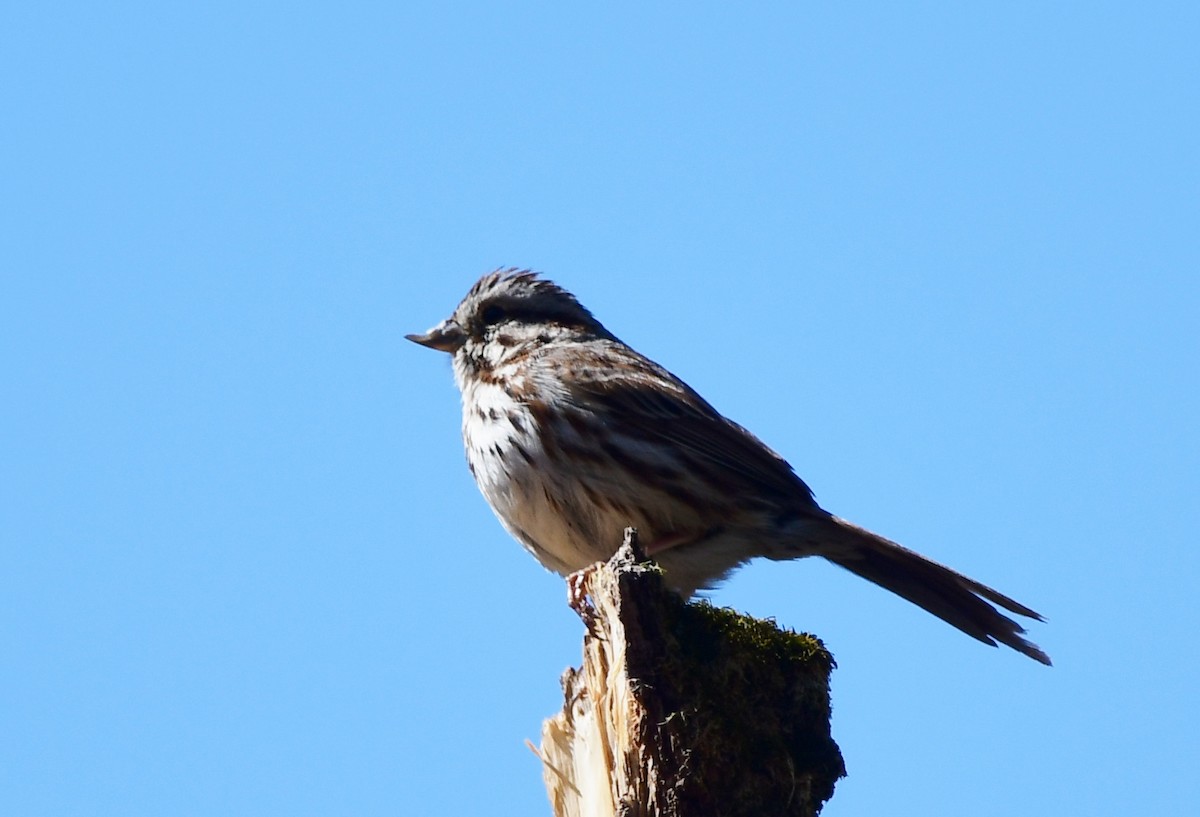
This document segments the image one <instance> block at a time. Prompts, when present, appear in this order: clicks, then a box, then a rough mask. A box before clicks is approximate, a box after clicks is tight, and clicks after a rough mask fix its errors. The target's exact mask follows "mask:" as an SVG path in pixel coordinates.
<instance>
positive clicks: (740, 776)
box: [540, 529, 846, 817]
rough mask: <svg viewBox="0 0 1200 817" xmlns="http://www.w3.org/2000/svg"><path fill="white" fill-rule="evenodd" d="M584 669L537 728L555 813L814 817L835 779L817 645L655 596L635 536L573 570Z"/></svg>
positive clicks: (566, 683) (839, 766)
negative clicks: (598, 561) (606, 557)
mask: <svg viewBox="0 0 1200 817" xmlns="http://www.w3.org/2000/svg"><path fill="white" fill-rule="evenodd" d="M569 586H570V587H571V588H572V593H573V597H574V599H575V601H576V602H577V603H575V604H573V606H574V607H575V609H576V610H577V611H578V612H579V613H580V615H581V617H582V618H583V619H584V622H585V624H586V625H587V628H588V633H587V635H586V636H585V637H584V645H583V666H582V667H581V668H580V669H578V670H576V669H568V670H567V671H566V673H565V674H564V675H563V678H562V685H563V693H564V698H565V701H564V704H563V710H562V712H560V713H559V714H558V715H555V716H554V717H553V718H550V719H549V720H547V721H546V723H545V725H544V726H543V729H542V745H541V752H540V754H541V757H542V761H543V764H544V778H545V782H546V787H547V792H548V794H549V796H550V801H551V804H552V806H553V809H554V814H555V815H556V817H617V815H620V817H643V816H644V817H724V816H725V815H728V817H739V816H740V815H755V817H763V816H764V815H805V817H812V815H816V814H817V813H819V811H820V809H821V806H822V805H823V804H824V802H825V801H826V800H828V799H829V798H830V797H831V796H832V795H833V787H834V783H835V782H836V781H837V780H838V778H840V777H842V776H844V775H845V773H846V772H845V766H844V765H843V763H842V755H841V752H840V751H839V750H838V747H837V744H836V743H834V741H833V739H832V737H830V734H829V673H830V671H831V670H832V668H833V666H834V662H833V658H832V657H831V656H830V654H829V652H828V651H827V650H826V649H825V647H824V645H823V644H822V643H821V642H820V640H819V639H817V638H815V637H813V636H810V635H803V634H796V633H793V632H790V631H785V630H781V629H780V628H778V627H776V626H775V624H774V623H773V622H769V621H760V620H757V619H753V618H749V617H747V616H743V615H741V614H739V613H736V612H734V611H731V610H724V609H717V608H714V607H712V606H711V605H709V604H708V603H706V602H699V603H687V602H684V601H683V600H682V599H680V598H679V597H678V596H677V595H676V594H675V593H673V592H671V591H670V590H667V589H666V588H665V587H664V585H663V582H662V576H661V573H660V571H659V569H658V568H657V567H656V566H654V565H652V564H647V563H646V562H645V560H644V557H642V556H641V555H640V554H639V553H638V552H637V543H636V533H635V532H634V531H633V530H632V529H630V530H627V531H626V536H625V543H624V544H623V545H622V547H621V549H620V550H619V551H618V552H617V553H616V555H615V556H613V558H612V559H611V560H610V561H609V562H608V563H607V564H604V565H596V566H594V567H592V568H589V569H588V570H587V571H583V572H582V573H581V574H576V576H574V577H572V579H571V580H569Z"/></svg>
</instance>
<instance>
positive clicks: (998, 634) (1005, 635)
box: [822, 516, 1050, 666]
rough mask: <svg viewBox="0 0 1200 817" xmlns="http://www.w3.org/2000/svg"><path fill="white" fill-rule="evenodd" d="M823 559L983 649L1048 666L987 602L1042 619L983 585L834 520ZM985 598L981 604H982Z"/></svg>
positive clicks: (1019, 631) (1046, 658) (1009, 621)
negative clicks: (1002, 649)
mask: <svg viewBox="0 0 1200 817" xmlns="http://www.w3.org/2000/svg"><path fill="white" fill-rule="evenodd" d="M828 523H829V526H830V527H829V528H828V530H825V531H822V533H823V534H825V535H826V536H827V538H826V539H825V542H826V543H827V544H828V546H829V547H828V551H827V552H824V551H823V552H822V555H824V556H825V557H826V558H827V559H829V560H830V561H831V562H833V563H834V564H837V565H841V566H842V567H844V568H846V569H847V570H849V571H851V572H852V573H857V574H858V575H859V576H862V577H863V578H864V579H867V580H868V581H872V582H874V583H875V584H877V585H879V586H880V587H883V588H886V589H888V590H891V591H892V592H893V593H895V594H896V595H898V596H901V597H903V598H906V599H908V600H909V601H911V602H912V603H913V604H916V605H917V606H919V607H922V608H924V609H925V610H928V611H929V612H930V613H933V614H934V615H935V616H937V617H938V618H940V619H942V620H943V621H945V622H947V623H948V624H951V625H953V626H955V627H957V628H958V629H960V630H962V631H963V632H964V633H966V634H967V635H969V636H971V637H973V638H977V639H979V640H980V641H982V642H984V643H985V644H990V645H992V646H993V647H994V646H996V642H997V641H998V642H1000V643H1001V644H1006V645H1008V646H1009V647H1012V648H1013V649H1014V650H1017V651H1018V652H1021V653H1024V654H1025V655H1028V656H1029V657H1030V658H1032V659H1033V660H1035V661H1040V662H1041V663H1043V664H1045V665H1047V666H1049V665H1050V657H1049V656H1048V655H1046V653H1044V652H1042V650H1041V649H1040V648H1039V647H1038V646H1037V645H1036V644H1034V643H1032V642H1030V641H1027V640H1026V639H1024V638H1022V637H1021V636H1022V634H1023V633H1024V632H1025V628H1024V627H1022V626H1021V625H1019V624H1017V622H1015V621H1013V620H1012V619H1011V618H1009V617H1008V616H1006V615H1004V614H1003V613H1001V612H1000V611H999V610H997V609H996V608H995V607H993V606H992V605H991V604H988V601H990V602H993V603H994V604H997V605H999V606H1001V607H1003V608H1005V609H1006V610H1009V611H1011V612H1013V613H1017V614H1018V615H1022V616H1027V617H1029V618H1033V619H1036V620H1038V621H1041V620H1042V617H1041V616H1040V615H1038V614H1037V613H1035V612H1034V611H1033V610H1030V609H1029V608H1028V607H1026V606H1025V605H1023V604H1018V603H1017V602H1015V601H1013V600H1012V599H1010V598H1009V597H1008V596H1005V595H1004V594H1002V593H999V592H997V591H995V590H993V589H992V588H990V587H988V586H987V585H984V584H980V583H979V582H977V581H975V580H974V579H970V578H967V577H966V576H964V575H962V574H961V573H958V572H957V571H954V570H951V569H950V568H948V567H946V566H944V565H940V564H938V563H937V562H934V561H932V560H930V559H926V558H925V557H924V556H922V555H921V554H919V553H915V552H913V551H911V550H909V549H908V548H906V547H903V546H902V545H898V544H896V543H895V542H893V541H891V540H889V539H884V538H883V537H882V536H877V535H875V534H874V533H871V532H870V531H868V530H865V529H863V528H860V527H858V526H857V525H853V524H851V523H849V522H847V521H845V520H844V519H839V518H837V517H836V516H832V517H829V519H828ZM985 599H986V601H985Z"/></svg>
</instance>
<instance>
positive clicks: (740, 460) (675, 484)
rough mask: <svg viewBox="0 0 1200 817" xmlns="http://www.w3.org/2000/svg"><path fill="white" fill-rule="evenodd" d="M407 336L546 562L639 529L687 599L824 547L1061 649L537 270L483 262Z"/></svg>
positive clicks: (960, 624)
mask: <svg viewBox="0 0 1200 817" xmlns="http://www.w3.org/2000/svg"><path fill="white" fill-rule="evenodd" d="M405 337H406V338H407V339H408V340H411V341H413V342H414V343H417V344H420V345H421V346H425V347H428V348H430V349H435V350H438V351H441V352H445V353H448V354H450V355H451V357H452V368H453V372H454V380H455V383H456V385H457V386H458V389H459V391H460V393H461V397H462V438H463V445H464V447H465V449H466V458H467V465H468V467H469V469H470V471H471V474H472V475H473V476H474V478H475V482H476V484H477V485H478V487H479V489H480V491H481V492H482V493H483V496H484V498H485V499H486V500H487V502H488V504H489V505H490V506H491V508H492V510H493V511H494V512H495V514H496V516H497V517H498V519H499V520H500V523H501V524H502V525H503V526H504V528H505V529H506V530H507V531H508V532H509V533H510V534H511V535H512V536H513V537H514V538H515V539H516V540H517V541H519V542H520V543H521V544H522V545H523V546H524V547H525V548H526V549H527V550H528V551H529V552H530V553H532V554H533V556H534V557H535V558H536V559H537V560H538V561H539V562H541V564H542V565H544V566H545V567H546V568H548V569H549V570H552V571H554V572H557V573H559V574H562V575H564V576H567V575H571V574H572V573H575V572H576V571H579V570H582V569H584V568H586V567H588V566H589V565H592V564H594V563H595V562H597V561H603V560H606V559H608V558H609V557H610V556H612V554H613V553H614V552H615V551H616V549H617V547H618V546H619V544H620V542H621V538H622V533H623V531H624V529H625V528H627V527H633V528H636V530H637V531H638V536H639V541H640V542H641V543H642V545H643V547H644V549H645V550H646V552H647V553H648V554H649V555H650V556H651V558H653V559H654V560H655V561H656V562H657V563H658V564H659V566H660V567H661V568H662V570H663V575H664V580H665V582H666V583H667V585H668V586H670V587H671V588H672V589H673V590H674V591H676V592H677V593H679V594H680V595H681V596H683V597H685V598H688V597H691V596H693V595H694V594H696V593H697V592H699V591H704V590H709V589H712V588H713V587H715V586H716V585H717V584H719V583H720V582H721V581H722V580H723V579H725V578H727V577H728V576H729V574H730V573H731V572H732V571H734V570H735V569H736V568H738V567H740V566H741V565H743V564H744V563H746V562H748V561H750V560H751V559H754V558H759V557H761V558H766V559H769V560H775V561H785V560H793V559H799V558H804V557H809V556H819V557H822V558H824V559H827V560H828V561H830V562H832V563H834V564H836V565H838V566H840V567H843V568H845V569H847V570H849V571H850V572H852V573H854V574H857V575H858V576H861V577H862V578H864V579H866V580H868V581H870V582H873V583H874V584H876V585H879V586H880V587H883V588H884V589H886V590H890V591H891V592H893V593H895V594H896V595H898V596H900V597H902V598H904V599H907V600H908V601H910V602H912V603H914V604H916V605H917V606H919V607H921V608H923V609H925V610H926V611H928V612H930V613H932V614H933V615H935V616H937V617H938V618H940V619H942V620H943V621H945V622H947V623H948V624H950V625H952V626H954V627H956V628H958V629H959V630H961V631H962V632H964V633H966V634H967V635H969V636H971V637H972V638H975V639H977V640H979V641H981V642H983V643H985V644H989V645H991V646H993V647H994V646H997V644H998V643H999V644H1004V645H1006V646H1008V647H1011V648H1012V649H1014V650H1016V651H1018V652H1020V653H1023V654H1024V655H1026V656H1029V657H1030V658H1032V659H1033V660H1035V661H1038V662H1040V663H1042V664H1046V665H1050V658H1049V656H1048V655H1047V654H1046V653H1045V652H1043V651H1042V650H1041V649H1040V648H1039V647H1038V646H1037V645H1036V644H1034V643H1032V642H1031V641H1029V640H1027V639H1026V638H1025V637H1024V634H1025V628H1024V627H1022V626H1021V625H1020V624H1018V623H1017V622H1016V621H1014V620H1013V619H1012V618H1010V617H1009V616H1008V615H1005V613H1004V612H1001V609H1002V610H1004V611H1006V612H1008V613H1011V614H1015V615H1018V616H1022V617H1025V618H1028V619H1032V620H1036V621H1043V620H1044V619H1043V618H1042V616H1041V615H1039V614H1038V613H1037V612H1035V611H1034V610H1032V609H1030V608H1029V607H1026V606H1025V605H1023V604H1020V603H1019V602H1017V601H1014V600H1013V599H1011V598H1009V597H1008V596H1006V595H1004V594H1003V593H1000V592H999V591H997V590H994V589H992V588H991V587H989V586H987V585H985V584H982V583H981V582H978V581H976V580H974V579H971V578H969V577H967V576H965V575H963V574H962V573H959V572H958V571H955V570H953V569H951V568H949V567H947V566H945V565H943V564H940V563H938V562H935V561H933V560H932V559H929V558H926V557H925V556H922V555H921V554H919V553H917V552H916V551H913V550H910V549H908V548H906V547H904V546H902V545H900V544H898V543H896V542H894V541H892V540H890V539H887V538H885V537H883V536H879V535H877V534H875V533H872V532H871V531H869V530H866V529H865V528H862V527H859V526H857V525H855V524H853V523H851V522H848V521H846V520H845V519H842V518H840V517H838V516H835V515H833V514H832V513H830V512H828V511H826V510H825V509H823V508H822V507H821V506H820V505H818V504H817V501H816V499H815V498H814V494H813V492H812V490H811V489H810V488H809V486H808V485H807V484H806V483H805V482H804V481H803V480H802V479H801V478H800V477H799V476H797V474H796V472H795V471H794V470H793V468H792V467H791V465H790V464H789V463H788V462H787V461H786V460H785V459H784V458H783V457H782V456H780V455H779V454H777V453H776V452H775V451H774V450H772V449H771V448H769V447H768V446H767V445H766V444H765V443H763V442H762V441H760V440H759V439H758V438H757V437H756V436H754V435H753V434H752V433H751V432H750V431H748V430H746V429H745V428H743V427H742V426H740V425H738V424H737V423H735V422H734V421H732V420H730V419H728V418H726V417H725V416H724V415H722V414H721V413H720V412H719V411H717V410H716V409H715V408H713V407H712V406H711V405H710V404H709V403H708V402H707V401H706V400H705V399H704V398H703V397H701V396H700V395H699V394H698V393H697V392H696V391H695V390H694V389H692V388H691V387H690V386H688V385H687V384H686V383H684V382H683V380H681V379H680V378H678V377H676V376H675V375H674V374H672V373H671V372H670V371H668V370H667V369H666V368H664V367H663V366H661V365H659V364H658V363H655V362H654V361H652V360H650V359H649V358H648V357H646V356H644V355H642V354H640V353H639V352H637V351H635V350H634V349H633V348H631V347H630V346H628V345H626V344H625V343H623V342H622V341H621V340H620V339H618V338H617V337H616V336H615V335H614V334H612V333H611V332H610V331H609V330H608V329H606V328H605V327H604V325H603V324H601V323H600V321H599V320H597V319H596V318H595V317H594V316H593V315H592V313H591V312H590V311H589V310H588V309H587V308H585V307H584V306H583V305H582V304H580V302H579V301H578V300H577V299H576V297H575V296H574V295H572V294H571V293H570V292H568V291H567V290H566V289H564V288H563V287H561V286H559V285H558V284H555V283H554V282H553V281H551V280H549V279H548V278H546V277H544V276H542V275H541V274H539V273H535V272H532V271H530V270H527V269H518V268H514V267H508V268H502V269H496V270H494V271H492V272H490V273H488V274H485V275H484V276H483V277H481V278H480V279H479V280H478V281H477V282H476V283H475V284H474V286H472V287H471V288H470V290H469V291H468V292H467V294H466V296H465V297H464V298H463V299H462V301H461V302H460V303H459V304H458V306H457V307H456V308H455V310H454V312H453V314H451V316H450V317H449V318H447V319H445V320H443V321H442V322H440V323H438V324H437V325H436V326H434V327H433V328H431V329H429V330H428V331H427V332H424V333H420V334H410V335H406V336H405ZM781 365H782V364H781ZM998 608H1000V609H998Z"/></svg>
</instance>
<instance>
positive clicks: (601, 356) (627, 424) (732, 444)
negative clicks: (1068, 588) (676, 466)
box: [554, 341, 816, 511]
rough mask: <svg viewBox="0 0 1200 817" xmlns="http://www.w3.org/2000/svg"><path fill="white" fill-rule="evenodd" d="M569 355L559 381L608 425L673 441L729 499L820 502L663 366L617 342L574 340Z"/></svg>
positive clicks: (647, 439) (795, 506) (794, 506)
mask: <svg viewBox="0 0 1200 817" xmlns="http://www.w3.org/2000/svg"><path fill="white" fill-rule="evenodd" d="M567 354H569V355H570V356H571V363H570V368H571V375H570V376H569V377H564V378H562V380H563V382H565V384H566V386H567V390H568V393H569V395H570V397H571V399H572V400H573V401H574V402H576V403H577V404H579V405H580V406H581V407H584V408H586V409H587V410H588V411H590V412H592V413H593V414H594V415H595V416H597V417H598V418H600V419H601V420H603V421H604V422H605V424H606V425H607V426H608V427H609V428H612V429H617V430H619V431H620V433H622V434H625V435H628V436H630V437H633V438H634V439H636V440H639V441H641V442H643V443H645V444H646V445H648V446H660V445H661V446H668V447H670V448H671V449H673V450H674V451H675V452H676V454H677V456H679V458H680V460H682V461H683V462H685V463H688V464H690V465H691V466H692V468H693V469H694V473H696V475H697V476H699V475H701V474H705V475H710V478H709V479H706V481H709V482H712V483H714V484H715V485H718V486H720V487H721V488H723V489H724V490H725V491H727V492H728V493H727V494H726V498H729V499H734V500H736V499H737V498H738V497H739V496H743V495H744V496H746V497H747V498H749V497H754V498H756V499H762V500H769V501H770V500H773V501H774V502H775V503H778V504H779V505H780V506H781V507H780V510H781V511H785V510H802V509H810V508H815V507H816V502H815V501H814V500H813V495H812V491H811V490H810V489H809V487H808V486H807V485H805V484H804V481H803V480H801V479H800V477H798V476H797V475H796V473H795V471H793V470H792V467H791V466H790V465H788V463H787V461H786V460H784V459H783V457H781V456H779V455H778V454H776V453H775V452H774V451H772V450H771V449H770V448H768V447H767V446H766V445H764V444H763V443H762V442H761V441H760V440H759V439H758V438H757V437H755V436H754V435H753V434H751V433H750V432H749V431H747V430H746V429H744V428H742V427H741V426H740V425H738V424H737V423H734V422H733V421H731V420H728V419H726V418H725V417H724V416H722V415H721V414H720V412H718V411H717V410H716V409H714V408H713V407H712V406H711V405H709V404H708V402H707V401H705V400H704V398H702V397H701V396H700V395H699V394H697V393H696V392H695V390H693V389H692V388H691V387H690V386H688V385H687V384H686V383H684V382H683V381H682V380H680V379H679V378H677V377H675V376H674V375H673V374H671V373H670V372H668V371H667V370H666V369H664V368H663V367H661V366H659V365H658V364H656V363H654V362H653V361H651V360H648V359H647V358H645V357H643V356H642V355H640V354H638V353H637V352H634V351H633V350H632V349H630V348H629V347H627V346H625V345H624V344H622V343H620V342H619V341H604V342H601V343H593V344H589V345H588V346H587V347H583V346H577V347H574V348H572V349H571V350H570V351H569V352H568V353H567ZM580 356H582V357H583V359H581V358H580ZM614 358H615V360H616V361H619V365H613V364H614ZM554 363H555V364H557V365H564V364H565V361H563V360H561V359H559V360H557V361H554ZM729 494H732V495H733V496H729Z"/></svg>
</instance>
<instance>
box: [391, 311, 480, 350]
mask: <svg viewBox="0 0 1200 817" xmlns="http://www.w3.org/2000/svg"><path fill="white" fill-rule="evenodd" d="M404 337H406V338H408V339H409V340H411V341H412V342H413V343H419V344H421V345H422V346H428V347H429V348H430V349H437V350H438V351H439V352H449V353H450V354H454V353H455V352H457V351H458V350H459V349H460V348H461V347H462V345H463V343H465V342H466V340H467V333H466V332H464V331H463V328H462V327H461V326H459V325H458V323H457V322H455V320H454V319H453V318H447V319H446V320H444V321H442V322H441V323H439V324H438V325H437V326H435V327H433V328H432V329H430V330H429V331H428V332H426V333H425V334H424V335H405V336H404Z"/></svg>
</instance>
